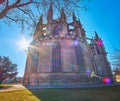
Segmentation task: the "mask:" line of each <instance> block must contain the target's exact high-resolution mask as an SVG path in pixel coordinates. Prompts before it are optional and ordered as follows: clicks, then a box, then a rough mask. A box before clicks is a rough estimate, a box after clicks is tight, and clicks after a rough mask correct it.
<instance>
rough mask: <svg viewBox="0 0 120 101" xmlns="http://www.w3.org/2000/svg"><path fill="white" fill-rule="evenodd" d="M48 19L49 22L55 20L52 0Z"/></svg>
mask: <svg viewBox="0 0 120 101" xmlns="http://www.w3.org/2000/svg"><path fill="white" fill-rule="evenodd" d="M47 21H48V23H51V22H52V21H53V7H52V2H51V3H50V7H49V10H48V15H47Z"/></svg>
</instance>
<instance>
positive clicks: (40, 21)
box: [39, 15, 43, 24]
mask: <svg viewBox="0 0 120 101" xmlns="http://www.w3.org/2000/svg"><path fill="white" fill-rule="evenodd" d="M39 23H40V24H42V23H43V15H41V16H40V19H39Z"/></svg>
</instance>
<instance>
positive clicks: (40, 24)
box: [36, 15, 43, 30]
mask: <svg viewBox="0 0 120 101" xmlns="http://www.w3.org/2000/svg"><path fill="white" fill-rule="evenodd" d="M42 25H43V19H42V15H41V16H40V19H39V22H38V23H37V26H36V30H42V27H43V26H42Z"/></svg>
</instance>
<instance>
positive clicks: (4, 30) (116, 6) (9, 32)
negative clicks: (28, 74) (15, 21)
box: [0, 0, 120, 76]
mask: <svg viewBox="0 0 120 101" xmlns="http://www.w3.org/2000/svg"><path fill="white" fill-rule="evenodd" d="M88 7H89V9H88V10H87V11H83V10H81V11H80V12H79V13H80V17H79V19H80V20H81V23H82V25H83V28H84V29H85V30H86V35H87V36H88V37H92V36H94V31H97V33H98V34H99V36H100V37H101V38H102V40H103V42H104V45H105V48H106V51H107V52H108V58H110V55H111V53H112V52H113V50H114V49H113V47H116V48H119V47H120V35H119V34H120V31H119V30H120V0H92V2H90V3H89V6H88ZM76 15H77V14H76ZM24 34H25V35H27V32H26V33H24ZM21 38H22V35H21V34H20V29H19V28H18V27H17V26H16V25H12V26H11V27H8V26H7V25H5V24H4V23H2V21H1V20H0V56H9V58H10V60H11V61H12V62H13V63H16V64H18V72H19V73H18V76H23V74H24V69H25V62H26V53H25V51H24V50H20V46H19V45H18V41H19V40H21ZM109 61H110V59H109Z"/></svg>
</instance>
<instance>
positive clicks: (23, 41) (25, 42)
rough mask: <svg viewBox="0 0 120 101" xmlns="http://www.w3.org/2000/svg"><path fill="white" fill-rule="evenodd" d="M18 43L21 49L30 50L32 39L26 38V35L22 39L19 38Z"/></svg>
mask: <svg viewBox="0 0 120 101" xmlns="http://www.w3.org/2000/svg"><path fill="white" fill-rule="evenodd" d="M18 44H19V48H20V49H21V50H28V47H29V45H30V40H28V39H26V38H25V37H22V39H20V40H19V42H18Z"/></svg>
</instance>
